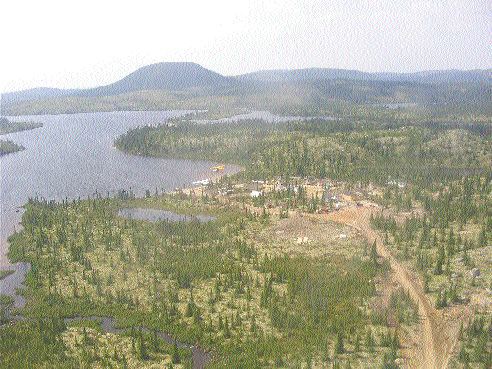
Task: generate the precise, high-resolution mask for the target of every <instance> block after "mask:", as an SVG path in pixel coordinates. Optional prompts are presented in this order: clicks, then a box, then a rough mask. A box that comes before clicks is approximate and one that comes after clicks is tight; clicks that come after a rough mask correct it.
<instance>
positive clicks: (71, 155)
mask: <svg viewBox="0 0 492 369" xmlns="http://www.w3.org/2000/svg"><path fill="white" fill-rule="evenodd" d="M186 113H187V112H185V111H162V112H109V113H84V114H71V115H41V116H27V117H12V118H11V119H12V120H17V121H35V122H40V123H43V124H44V126H43V127H41V128H37V129H34V130H31V131H24V132H16V133H11V134H8V135H3V136H1V137H2V138H8V139H10V140H12V141H14V142H16V143H18V144H21V145H22V146H24V147H25V148H26V149H25V150H24V151H20V152H17V153H13V154H9V155H4V156H2V157H0V268H3V269H7V268H12V266H10V265H9V262H8V259H7V256H6V254H7V250H8V245H7V242H6V241H7V238H8V236H9V235H10V234H12V232H13V231H14V229H15V228H16V227H19V226H18V223H19V221H20V217H21V215H22V210H21V207H22V205H24V204H25V203H26V202H27V200H28V198H29V197H33V196H36V195H38V196H41V197H44V198H47V199H58V200H60V199H64V198H66V197H68V198H77V197H81V198H86V197H87V196H91V195H93V194H94V193H95V192H96V191H97V192H99V193H101V194H106V193H108V192H109V193H111V194H113V193H115V192H117V191H118V190H120V189H129V188H131V189H133V191H134V192H135V193H136V194H137V195H141V194H143V193H144V191H145V190H147V189H150V190H151V191H152V192H153V191H154V190H155V188H158V189H160V190H170V189H173V188H175V187H182V186H184V185H189V184H191V182H193V181H196V180H201V179H205V178H213V176H214V174H213V173H212V172H211V171H210V167H211V166H212V165H216V164H217V163H212V162H208V161H189V160H173V159H158V158H145V157H139V156H132V155H127V154H124V153H122V152H120V151H118V150H117V149H115V148H114V147H113V140H114V139H115V138H116V137H117V136H118V135H120V134H123V133H125V132H126V131H127V130H128V129H130V128H134V127H137V126H141V125H145V124H160V123H163V122H165V121H166V120H167V119H169V118H171V117H176V116H181V115H184V114H186ZM238 169H239V168H237V167H234V166H226V170H225V172H226V173H231V172H235V171H237V170H238ZM13 267H14V269H15V270H16V273H14V274H12V275H11V276H9V277H7V278H5V279H4V280H2V281H0V293H6V294H13V291H14V289H15V288H16V287H18V286H19V284H20V282H21V281H22V280H23V279H24V274H25V272H26V271H27V268H28V266H27V265H23V264H16V265H14V266H13ZM16 298H17V299H20V297H18V296H17V297H16ZM16 303H17V304H19V301H16ZM20 303H22V302H20Z"/></svg>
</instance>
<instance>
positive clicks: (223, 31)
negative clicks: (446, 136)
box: [0, 0, 492, 91]
mask: <svg viewBox="0 0 492 369" xmlns="http://www.w3.org/2000/svg"><path fill="white" fill-rule="evenodd" d="M0 14H1V18H0V32H1V35H2V36H1V39H0V42H1V44H0V45H1V46H0V47H1V50H2V53H1V56H0V91H9V90H15V89H22V88H30V87H37V86H52V87H90V86H96V85H100V84H107V83H110V82H113V81H115V80H117V79H119V78H121V77H123V76H124V75H125V74H127V73H129V72H131V71H133V70H134V69H136V68H138V67H140V66H142V65H145V64H149V63H153V62H160V61H194V62H197V63H199V64H201V65H203V66H204V67H207V68H210V69H213V70H215V71H217V72H219V73H223V74H228V75H231V74H239V73H245V72H249V71H253V70H257V69H272V68H301V67H332V68H351V69H360V70H364V71H417V70H424V69H447V68H460V69H473V68H490V67H492V1H491V0H324V1H322V0H318V1H317V0H313V1H308V0H284V1H276V0H267V1H257V0H254V1H240V0H225V1H213V0H201V1H186V0H180V1H172V0H160V1H144V0H138V1H137V0H135V1H131V2H130V1H128V2H126V1H123V0H119V1H108V0H97V1H95V0H85V1H69V0H64V1H52V0H34V1H27V0H3V1H2V5H1V6H0Z"/></svg>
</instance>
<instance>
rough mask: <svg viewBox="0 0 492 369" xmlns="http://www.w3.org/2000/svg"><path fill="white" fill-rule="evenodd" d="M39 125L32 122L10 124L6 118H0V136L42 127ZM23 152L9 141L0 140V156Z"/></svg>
mask: <svg viewBox="0 0 492 369" xmlns="http://www.w3.org/2000/svg"><path fill="white" fill-rule="evenodd" d="M42 126H43V125H42V124H41V123H33V122H11V121H9V120H8V119H7V118H4V117H0V135H5V134H8V133H13V132H19V131H26V130H29V129H35V128H39V127H42ZM21 150H24V147H23V146H22V145H18V144H16V143H15V142H12V141H11V140H2V139H0V156H2V155H7V154H11V153H14V152H17V151H21Z"/></svg>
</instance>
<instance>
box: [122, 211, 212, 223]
mask: <svg viewBox="0 0 492 369" xmlns="http://www.w3.org/2000/svg"><path fill="white" fill-rule="evenodd" d="M118 216H120V217H123V218H127V219H135V220H147V221H150V222H161V221H165V220H167V221H170V222H192V221H198V222H201V223H206V222H210V221H212V220H215V219H216V217H213V216H210V215H184V214H177V213H174V212H172V211H169V210H160V209H150V208H123V209H120V210H118Z"/></svg>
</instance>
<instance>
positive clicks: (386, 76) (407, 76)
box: [237, 68, 492, 83]
mask: <svg viewBox="0 0 492 369" xmlns="http://www.w3.org/2000/svg"><path fill="white" fill-rule="evenodd" d="M237 78H238V79H239V80H243V81H261V82H293V81H309V80H314V81H318V80H337V79H345V80H356V81H394V82H418V83H462V82H465V83H466V82H468V83H490V82H491V81H492V69H483V70H480V69H477V70H469V71H463V70H442V71H439V70H433V71H422V72H415V73H368V72H362V71H358V70H350V69H332V68H305V69H272V70H261V71H258V72H253V73H247V74H242V75H239V76H237Z"/></svg>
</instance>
